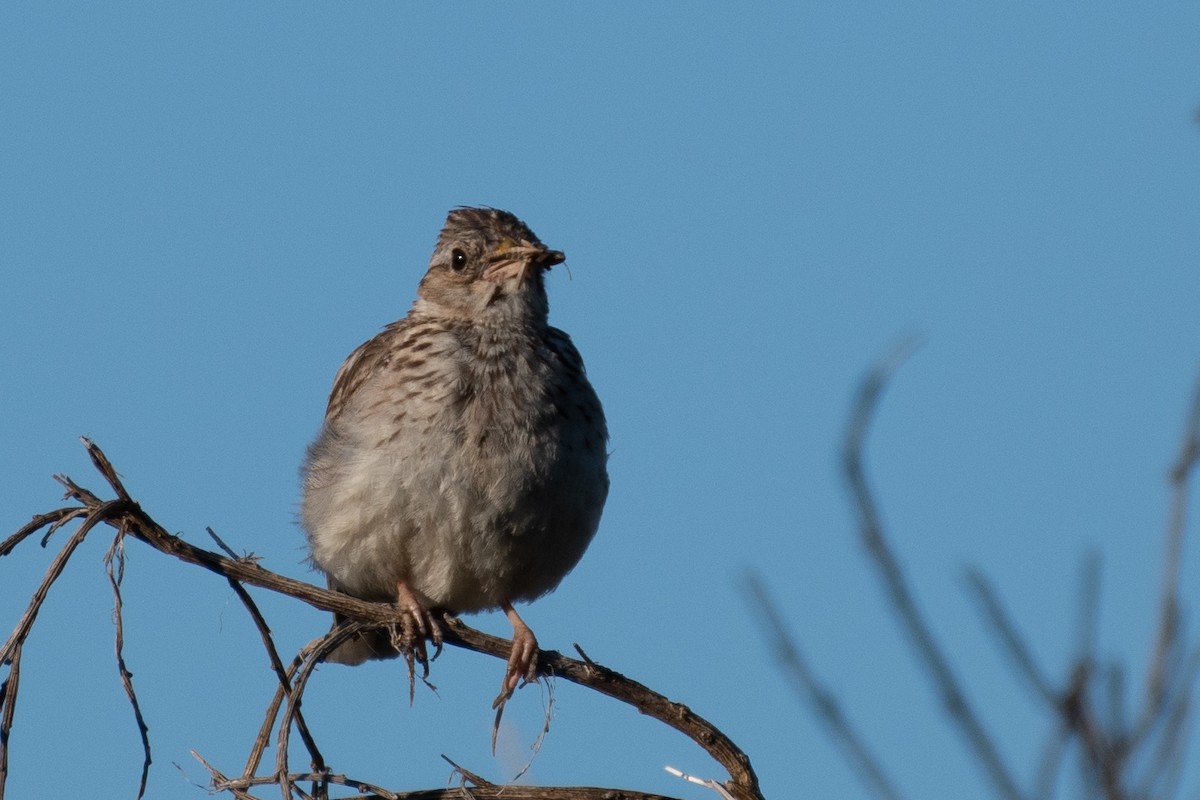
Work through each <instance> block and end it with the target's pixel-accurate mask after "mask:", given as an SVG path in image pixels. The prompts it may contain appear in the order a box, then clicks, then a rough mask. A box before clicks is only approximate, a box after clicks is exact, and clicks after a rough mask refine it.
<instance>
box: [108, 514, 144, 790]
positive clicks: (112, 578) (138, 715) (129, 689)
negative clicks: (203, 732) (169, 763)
mask: <svg viewBox="0 0 1200 800" xmlns="http://www.w3.org/2000/svg"><path fill="white" fill-rule="evenodd" d="M114 562H115V563H116V565H117V566H116V570H115V574H114V569H113V564H114ZM104 569H105V572H106V573H107V574H108V582H109V583H110V584H111V585H112V590H113V625H114V626H115V627H116V637H115V638H116V641H115V649H116V653H117V671H118V672H119V673H120V675H121V686H122V687H124V689H125V696H126V697H128V698H129V704H130V705H131V706H133V718H134V720H135V721H136V722H137V727H138V735H139V736H140V737H141V739H142V756H143V758H142V777H141V780H140V781H139V782H138V793H137V796H138V800H141V798H142V797H144V796H145V794H146V782H147V781H148V780H149V778H150V762H151V761H152V759H151V757H150V728H149V727H147V725H146V719H145V717H143V716H142V707H141V705H140V704H139V703H138V698H137V692H135V691H134V689H133V674H132V673H131V672H130V671H129V667H127V666H126V665H125V623H124V614H123V609H124V603H123V602H122V600H121V582H122V581H123V580H124V579H125V532H124V531H122V530H120V529H119V528H118V529H117V535H116V536H115V537H113V542H112V545H111V546H110V547H109V548H108V552H107V553H105V554H104Z"/></svg>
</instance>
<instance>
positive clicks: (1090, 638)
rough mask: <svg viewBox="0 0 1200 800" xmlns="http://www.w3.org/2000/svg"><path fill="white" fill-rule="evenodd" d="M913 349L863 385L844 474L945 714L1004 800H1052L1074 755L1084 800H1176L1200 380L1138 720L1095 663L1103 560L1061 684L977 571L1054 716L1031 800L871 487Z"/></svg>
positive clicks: (868, 757)
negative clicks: (875, 429)
mask: <svg viewBox="0 0 1200 800" xmlns="http://www.w3.org/2000/svg"><path fill="white" fill-rule="evenodd" d="M912 345H913V343H912V342H907V343H905V344H903V345H902V346H901V347H900V348H897V350H896V351H895V353H893V355H892V356H891V357H889V358H887V359H885V360H884V361H883V362H882V363H881V364H880V365H878V366H877V367H876V368H875V369H874V370H872V371H871V372H870V373H869V374H868V375H867V376H866V377H865V378H864V380H863V382H862V385H861V388H860V391H859V396H858V401H857V404H856V405H855V407H854V410H853V412H852V415H851V420H850V425H849V427H848V430H847V433H846V438H845V442H844V467H845V475H846V479H847V482H848V484H849V487H850V491H851V495H852V499H853V504H854V508H855V511H856V512H857V514H858V518H859V531H860V534H861V536H862V538H863V541H864V543H865V545H866V549H867V553H868V556H869V558H870V560H871V562H872V563H873V564H874V566H875V567H876V570H877V573H878V575H879V578H880V580H881V582H882V583H883V585H884V587H885V589H886V590H887V593H888V596H889V598H890V601H891V605H892V607H893V609H894V610H895V612H896V613H897V615H898V619H899V624H900V626H901V628H902V629H903V630H904V631H905V632H906V633H907V634H908V637H909V642H910V644H911V645H912V647H913V650H914V653H915V654H916V656H917V658H918V660H919V661H920V662H921V664H922V665H923V667H924V669H925V671H926V673H927V674H928V675H929V677H930V679H931V680H932V682H933V683H934V685H935V687H936V688H937V689H938V692H939V694H940V696H941V698H942V702H943V705H944V706H945V710H946V711H947V712H948V714H949V715H950V718H951V719H952V720H953V722H954V724H955V725H956V726H958V728H959V730H960V732H961V733H962V735H963V738H964V739H965V740H966V742H967V743H968V745H969V747H970V749H971V751H972V753H973V754H974V756H975V758H976V760H977V761H978V762H979V763H980V764H981V766H982V767H983V771H984V773H985V774H986V775H987V776H988V778H989V779H990V781H991V783H992V788H993V790H994V791H995V793H996V795H997V796H999V797H1003V798H1013V799H1015V800H1019V799H1020V798H1025V797H1035V798H1048V797H1051V796H1052V795H1053V793H1054V790H1055V786H1056V784H1057V782H1058V777H1059V774H1060V772H1061V765H1062V763H1063V761H1064V759H1066V758H1067V756H1068V754H1069V753H1070V752H1071V751H1072V749H1073V750H1074V752H1075V753H1076V755H1077V756H1078V762H1079V767H1080V781H1081V785H1082V789H1083V796H1085V797H1104V798H1107V800H1133V799H1134V798H1136V799H1137V800H1152V799H1156V798H1169V797H1174V796H1175V792H1176V790H1177V788H1178V783H1179V780H1180V777H1181V775H1182V772H1183V766H1184V763H1185V761H1186V757H1187V754H1188V744H1189V734H1190V730H1191V728H1190V726H1191V723H1192V716H1193V714H1192V711H1193V709H1192V692H1193V689H1194V686H1195V684H1196V681H1197V676H1198V674H1200V648H1197V647H1195V646H1194V645H1190V644H1189V643H1188V642H1187V641H1186V640H1185V638H1184V635H1183V634H1184V632H1183V630H1182V627H1183V626H1182V623H1181V609H1180V597H1179V575H1180V569H1181V566H1182V559H1183V541H1184V534H1185V530H1186V523H1185V513H1186V510H1187V506H1188V501H1189V496H1188V483H1189V481H1190V479H1191V476H1192V474H1193V473H1194V472H1195V470H1196V466H1197V464H1198V463H1200V382H1198V383H1197V386H1196V390H1195V394H1194V396H1193V399H1192V402H1191V406H1190V410H1189V413H1188V416H1187V422H1186V425H1185V431H1184V436H1183V441H1182V445H1181V447H1180V451H1179V454H1178V456H1177V457H1176V460H1175V463H1174V465H1173V467H1172V469H1171V472H1170V482H1171V495H1172V497H1171V514H1170V521H1169V524H1168V529H1167V535H1166V547H1165V556H1164V563H1163V578H1162V589H1161V598H1160V602H1159V615H1158V619H1157V623H1156V624H1157V634H1156V637H1155V641H1154V645H1153V648H1152V650H1151V653H1150V658H1149V670H1148V673H1147V681H1146V689H1145V695H1144V697H1143V698H1142V702H1141V704H1140V710H1139V712H1138V713H1136V714H1135V715H1133V717H1132V719H1133V722H1132V723H1131V722H1130V721H1129V719H1130V715H1127V714H1126V713H1125V711H1124V704H1125V702H1126V698H1125V680H1124V675H1125V672H1126V671H1125V669H1124V668H1123V667H1122V666H1121V665H1120V664H1115V663H1113V664H1103V665H1101V664H1099V663H1098V660H1097V656H1096V639H1097V628H1098V609H1099V592H1100V572H1099V560H1098V559H1097V558H1095V557H1089V558H1087V559H1085V564H1084V570H1083V581H1082V588H1081V591H1080V609H1079V619H1078V628H1077V631H1078V641H1077V643H1076V648H1075V652H1074V654H1073V656H1072V658H1071V661H1070V663H1069V664H1068V666H1067V670H1066V674H1065V677H1064V678H1062V679H1061V680H1059V681H1056V680H1054V679H1052V678H1051V677H1050V676H1049V675H1048V673H1047V672H1046V670H1044V669H1043V668H1042V667H1041V666H1039V664H1038V662H1037V659H1036V658H1035V656H1034V654H1033V651H1032V649H1031V648H1030V647H1029V646H1028V644H1027V643H1026V642H1025V640H1024V638H1023V637H1022V636H1021V634H1020V632H1019V631H1018V629H1017V626H1016V624H1015V623H1014V622H1013V621H1012V619H1011V618H1010V617H1009V615H1008V613H1007V612H1006V610H1005V608H1004V605H1003V603H1002V601H1001V600H1000V596H999V593H998V592H997V591H996V590H995V589H994V588H993V586H992V585H991V583H990V582H989V581H988V579H987V578H986V577H985V576H984V574H983V572H982V571H980V570H978V569H971V570H968V572H967V582H968V587H969V588H970V590H971V591H972V593H973V594H974V596H975V599H976V600H977V601H978V603H979V605H980V608H981V611H982V614H983V617H984V620H985V622H986V623H987V624H988V626H989V629H990V630H991V632H992V634H993V636H994V638H995V639H996V641H997V642H998V644H999V645H1000V647H1001V649H1002V650H1003V651H1004V652H1005V654H1006V655H1007V656H1008V657H1009V659H1010V660H1011V662H1012V664H1013V666H1014V669H1015V671H1016V672H1017V674H1018V675H1019V676H1020V677H1021V679H1022V680H1023V682H1024V683H1025V684H1026V685H1027V686H1028V687H1029V688H1030V689H1031V691H1032V694H1033V696H1034V698H1035V700H1037V701H1038V702H1039V703H1040V704H1041V706H1042V708H1043V709H1044V710H1045V711H1046V712H1047V714H1048V716H1049V717H1050V728H1051V731H1050V734H1049V737H1048V740H1047V744H1046V746H1045V748H1044V750H1043V755H1042V758H1041V759H1040V760H1039V762H1038V764H1037V765H1036V769H1035V775H1034V780H1033V789H1032V791H1030V792H1028V793H1026V792H1024V791H1023V790H1022V789H1021V788H1020V787H1019V785H1018V782H1017V780H1016V778H1015V776H1014V773H1013V772H1012V771H1011V769H1010V768H1009V767H1008V766H1007V764H1006V763H1005V762H1004V760H1003V759H1002V758H1001V756H1000V754H999V751H998V750H997V748H996V746H995V744H994V742H993V740H992V737H991V735H990V733H989V732H988V730H987V728H986V726H985V725H984V724H983V722H982V720H981V718H980V717H979V716H978V715H977V713H976V712H975V710H974V708H973V707H972V705H971V704H970V703H969V701H968V699H967V695H966V693H965V691H964V690H963V689H962V687H961V685H960V684H959V682H958V680H957V678H956V677H955V675H954V673H953V670H952V669H951V667H950V662H949V659H948V658H947V656H946V651H945V649H944V648H943V647H942V646H941V645H940V644H939V643H938V641H937V639H936V638H935V637H934V635H933V632H932V629H931V627H930V625H929V624H928V622H927V621H926V620H925V618H924V616H923V615H922V614H921V612H920V610H919V608H918V606H917V603H916V599H915V595H914V593H913V590H912V588H911V587H910V585H909V583H908V580H907V578H906V577H905V575H904V572H903V570H902V568H901V566H900V561H899V559H898V558H897V557H896V554H895V552H894V551H893V549H892V546H891V544H890V543H889V542H888V539H887V538H886V537H885V535H884V527H883V523H882V521H881V517H880V514H879V511H878V507H877V504H876V501H875V498H874V495H873V493H872V491H871V489H870V487H869V485H868V482H867V479H866V469H865V467H864V446H865V440H866V435H867V431H868V429H869V427H870V423H871V421H872V419H873V417H874V415H875V410H876V407H877V405H878V402H879V399H880V397H881V396H882V393H883V390H884V389H885V388H886V386H887V383H888V381H889V379H890V377H891V375H892V373H893V372H894V371H895V370H896V368H897V367H898V366H899V364H900V363H901V362H902V361H903V360H904V358H905V357H906V356H907V355H908V353H909V352H910V351H911V348H912ZM748 591H749V593H750V595H751V599H752V601H753V603H754V605H755V606H756V609H757V610H758V612H759V613H758V616H759V617H760V619H762V620H763V621H764V625H765V627H766V629H767V636H768V639H769V641H770V642H771V644H772V646H773V648H774V649H775V651H776V654H777V657H778V660H779V662H780V664H781V665H782V666H783V668H784V669H785V670H786V672H787V673H788V676H789V677H790V678H791V679H792V682H793V684H794V685H795V686H796V687H797V688H798V690H799V691H800V692H801V693H802V694H803V695H805V696H806V697H807V699H808V700H809V701H810V703H811V704H812V705H813V706H814V707H815V709H816V711H817V713H818V715H819V717H820V718H821V719H822V722H823V723H824V725H825V727H826V730H827V732H828V733H829V735H830V737H831V738H833V739H834V740H836V741H837V742H838V743H839V744H840V745H841V746H842V750H843V753H844V754H845V756H846V758H847V760H848V761H849V762H850V763H851V765H852V767H853V768H854V770H855V772H856V774H858V775H859V776H860V777H862V778H863V780H864V783H865V785H866V786H867V788H868V789H869V790H870V791H871V793H872V795H873V796H875V797H880V798H885V799H888V800H890V798H893V797H898V796H899V794H898V792H897V790H896V789H895V787H894V785H892V784H891V783H890V781H889V780H888V779H887V777H886V773H885V772H884V770H883V767H882V765H881V764H880V762H879V761H878V760H877V759H876V757H875V756H874V755H873V754H872V753H871V752H870V750H869V748H868V747H867V745H866V743H865V741H864V739H863V738H862V737H861V736H860V735H859V733H858V732H857V731H856V730H855V729H854V728H853V727H852V726H851V725H850V723H849V721H848V720H847V719H846V717H845V715H844V712H843V711H842V710H841V708H840V706H839V704H838V702H837V700H836V698H834V697H833V696H832V695H831V694H829V692H828V691H827V690H826V689H825V688H824V687H823V686H822V685H821V683H820V681H819V679H818V678H817V676H816V674H815V673H814V671H813V670H812V669H811V668H810V667H809V666H808V664H807V663H806V662H805V661H804V660H803V657H802V656H801V652H800V649H799V647H798V645H797V644H796V643H795V641H794V640H793V638H792V637H791V635H790V634H789V633H788V631H787V630H786V628H785V627H784V625H783V624H782V622H781V619H780V616H779V612H778V611H777V610H776V608H775V606H774V605H773V603H772V602H771V601H770V599H769V597H768V595H767V593H766V589H765V587H764V586H763V585H762V584H761V582H760V581H759V580H758V579H757V578H756V577H755V576H753V575H751V576H750V580H749V585H748ZM1193 749H1194V748H1193Z"/></svg>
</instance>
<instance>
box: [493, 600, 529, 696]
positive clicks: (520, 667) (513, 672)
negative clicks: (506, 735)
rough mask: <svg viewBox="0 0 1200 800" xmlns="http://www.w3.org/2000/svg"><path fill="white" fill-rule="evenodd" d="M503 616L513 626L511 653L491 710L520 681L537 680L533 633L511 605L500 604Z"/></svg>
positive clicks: (508, 694)
mask: <svg viewBox="0 0 1200 800" xmlns="http://www.w3.org/2000/svg"><path fill="white" fill-rule="evenodd" d="M500 608H502V609H504V614H505V616H507V617H508V621H509V622H511V623H512V626H513V640H512V653H511V654H510V655H509V657H508V669H507V671H506V672H505V673H504V683H503V685H502V686H501V687H500V696H499V697H497V698H496V702H494V703H493V704H492V708H498V707H499V706H501V705H503V704H504V702H505V701H506V700H508V698H510V697H512V693H513V692H514V691H515V690H516V688H517V686H518V685H519V684H520V683H521V680H522V679H524V680H526V681H529V682H532V681H535V680H537V654H538V642H537V637H535V636H534V635H533V631H532V630H530V628H529V626H528V625H526V624H525V620H523V619H521V617H520V615H519V614H517V610H516V609H515V608H513V607H512V603H501V604H500Z"/></svg>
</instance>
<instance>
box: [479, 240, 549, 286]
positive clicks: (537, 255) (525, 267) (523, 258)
mask: <svg viewBox="0 0 1200 800" xmlns="http://www.w3.org/2000/svg"><path fill="white" fill-rule="evenodd" d="M566 258H567V257H566V256H565V255H564V254H563V252H562V251H561V250H547V249H546V248H544V247H534V246H532V245H509V246H507V247H505V246H504V245H501V246H500V247H498V248H497V249H496V252H495V253H493V254H492V257H491V262H492V263H491V264H489V265H488V267H487V269H485V270H484V271H483V277H484V278H486V279H488V280H490V281H494V282H496V283H503V282H504V281H506V280H508V279H509V278H516V279H517V280H518V281H519V282H521V283H524V282H525V279H526V278H527V277H528V276H529V274H530V270H531V269H540V270H547V269H550V268H551V267H553V266H554V265H555V264H561V263H562V262H563V261H565V260H566Z"/></svg>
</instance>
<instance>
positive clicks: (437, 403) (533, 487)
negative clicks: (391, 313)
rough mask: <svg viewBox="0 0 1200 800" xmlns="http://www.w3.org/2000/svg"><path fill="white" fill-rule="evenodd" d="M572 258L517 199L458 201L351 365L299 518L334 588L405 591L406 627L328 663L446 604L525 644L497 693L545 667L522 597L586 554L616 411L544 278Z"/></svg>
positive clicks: (369, 594)
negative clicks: (416, 274) (593, 380)
mask: <svg viewBox="0 0 1200 800" xmlns="http://www.w3.org/2000/svg"><path fill="white" fill-rule="evenodd" d="M563 260H564V255H563V254H562V253H561V252H559V251H557V250H549V249H547V248H546V246H545V245H543V244H542V243H541V241H540V240H539V239H538V237H537V236H535V235H534V233H533V231H531V230H530V229H529V228H528V227H527V226H526V225H525V223H523V222H522V221H521V220H519V219H517V218H516V217H515V216H513V215H512V214H510V213H508V212H507V211H500V210H497V209H492V208H457V209H455V210H453V211H451V212H450V214H449V216H448V217H447V219H446V225H445V227H444V228H443V229H442V232H441V235H440V236H439V237H438V240H437V246H436V247H435V248H434V251H433V257H432V259H431V260H430V262H429V269H428V271H427V272H426V273H425V277H424V278H422V279H421V283H420V286H419V287H418V289H417V300H416V302H414V303H413V306H412V308H411V310H410V311H409V312H408V316H406V317H404V319H401V320H398V321H396V322H393V323H391V324H390V325H388V326H387V327H385V328H384V329H383V331H382V332H381V333H380V334H379V335H378V336H376V337H375V338H373V339H371V340H370V341H368V342H365V343H364V344H362V345H361V346H359V348H358V349H357V350H355V351H354V352H353V353H351V354H350V357H349V358H347V359H346V362H345V363H344V364H342V367H341V369H339V370H338V372H337V376H336V377H335V378H334V381H333V391H332V393H331V394H330V397H329V406H328V409H327V410H326V412H325V421H324V424H323V425H322V426H321V430H320V433H319V434H318V435H317V438H316V440H315V441H314V442H313V443H312V444H311V445H310V446H309V448H308V457H307V460H306V462H305V465H304V468H303V474H304V500H303V505H302V511H301V521H302V524H303V527H304V530H305V532H306V534H307V537H308V544H309V550H310V553H311V557H312V562H313V563H314V564H315V565H316V566H317V567H318V568H320V569H321V570H322V571H324V572H325V573H326V575H327V577H328V580H329V585H330V587H331V588H333V589H336V590H339V591H342V592H345V593H347V594H350V595H353V596H355V597H360V598H363V599H365V600H374V601H392V602H395V603H396V605H397V606H398V608H399V610H400V612H401V614H402V619H403V620H404V624H403V626H402V629H403V634H402V636H401V637H400V638H399V639H397V638H396V637H393V636H392V635H391V634H390V633H389V632H388V631H384V630H377V631H370V632H367V633H364V634H360V635H359V636H358V637H357V638H354V639H351V640H348V641H347V642H345V643H344V644H342V645H341V646H339V647H338V648H337V649H335V650H334V651H333V652H332V653H331V654H330V655H329V657H328V659H327V660H329V661H335V662H340V663H344V664H359V663H362V662H363V661H365V660H367V659H371V658H392V657H395V656H396V655H398V654H399V652H400V651H399V650H398V649H397V646H398V645H399V646H401V647H409V648H411V647H413V646H415V645H421V646H423V644H421V643H423V641H424V638H425V637H426V636H428V637H429V638H431V639H432V640H433V641H434V642H435V644H439V645H440V643H441V631H440V628H439V626H438V624H437V622H436V620H435V618H434V616H432V615H431V613H430V612H431V611H442V610H444V611H449V612H455V613H456V612H469V611H483V610H486V609H495V608H500V609H503V610H504V613H505V614H506V615H507V616H508V619H509V621H510V622H511V623H512V626H513V643H512V653H511V656H510V658H509V661H508V667H507V671H506V673H505V677H504V683H503V685H502V688H501V692H500V696H499V697H498V698H497V702H498V703H502V702H503V701H504V700H505V699H507V697H508V696H510V695H511V694H512V691H513V690H514V689H515V688H516V687H517V685H518V684H519V683H520V681H521V679H522V678H525V679H527V680H532V679H533V678H534V677H535V668H536V655H537V650H538V645H537V639H536V638H535V637H534V635H533V631H531V630H530V629H529V627H528V626H527V625H526V624H525V622H524V621H523V620H522V619H521V617H520V616H518V614H517V612H516V610H515V609H514V608H513V604H514V603H515V602H517V601H519V600H533V599H535V598H537V597H540V596H541V595H544V594H546V593H547V592H550V591H552V590H553V589H554V588H555V587H556V586H557V585H558V583H559V581H561V580H562V578H563V576H565V575H566V574H567V573H568V572H570V571H571V569H572V568H573V567H574V566H575V564H576V563H578V561H579V559H580V557H581V556H582V555H583V552H584V550H586V549H587V546H588V544H589V543H590V542H591V540H592V536H593V535H594V534H595V533H596V528H597V526H598V525H599V524H600V514H601V511H602V510H603V507H604V501H605V498H606V497H607V495H608V472H607V461H608V453H607V443H608V429H607V426H606V424H605V420H604V412H603V410H602V409H601V407H600V401H599V399H598V398H597V397H596V393H595V391H594V390H593V389H592V386H591V384H590V383H589V382H588V379H587V376H586V374H585V373H584V368H583V361H582V359H580V357H579V352H578V351H577V350H576V349H575V346H574V345H573V344H572V343H571V339H570V337H568V336H567V334H565V333H563V332H562V331H560V330H558V329H557V328H553V327H551V326H550V325H549V324H548V321H547V315H548V311H549V306H548V303H547V300H546V286H545V280H544V273H545V272H546V271H547V270H549V269H550V268H551V267H553V266H554V265H555V264H559V263H561V262H562V261H563ZM337 624H338V621H337V620H335V622H334V625H335V626H336V625H337ZM410 652H411V651H410Z"/></svg>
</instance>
